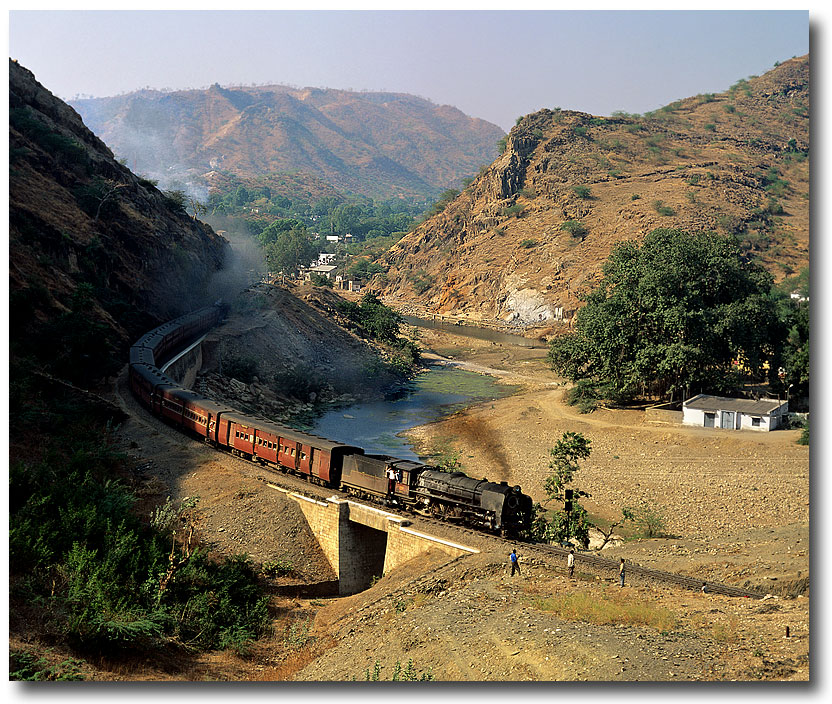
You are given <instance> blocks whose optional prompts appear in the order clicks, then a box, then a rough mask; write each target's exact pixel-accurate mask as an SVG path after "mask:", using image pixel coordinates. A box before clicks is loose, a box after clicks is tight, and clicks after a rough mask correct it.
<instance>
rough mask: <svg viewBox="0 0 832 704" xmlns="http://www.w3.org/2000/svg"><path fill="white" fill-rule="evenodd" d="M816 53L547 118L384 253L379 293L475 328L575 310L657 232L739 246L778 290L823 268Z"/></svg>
mask: <svg viewBox="0 0 832 704" xmlns="http://www.w3.org/2000/svg"><path fill="white" fill-rule="evenodd" d="M809 105H810V103H809V57H808V55H807V56H803V57H798V58H794V59H791V60H789V61H786V62H783V63H782V64H779V65H777V66H776V67H775V68H774V69H772V70H771V71H769V72H767V73H766V74H764V75H762V76H752V77H749V78H747V79H741V80H739V81H737V82H736V83H735V84H734V85H733V86H731V87H730V88H729V89H728V90H726V91H724V92H722V93H716V94H704V95H697V96H693V97H690V98H686V99H684V100H679V101H676V102H674V103H672V104H670V105H667V106H665V107H663V108H661V109H660V110H657V111H655V112H653V113H650V114H646V115H628V114H614V115H613V116H611V117H597V116H593V115H589V114H586V113H582V112H576V111H571V110H560V109H557V108H556V109H551V110H550V109H544V110H540V111H538V112H535V113H533V114H530V115H526V116H525V117H524V118H522V119H521V120H519V121H518V123H517V125H515V127H513V128H512V129H511V132H510V133H509V135H508V138H507V140H506V148H505V150H504V151H503V153H502V155H501V156H500V157H499V158H497V159H496V160H495V161H494V162H493V163H492V164H491V165H490V166H489V167H488V168H487V169H484V170H483V171H482V173H481V174H480V175H479V176H478V177H477V178H476V179H475V180H474V181H473V182H472V183H471V184H470V185H469V186H468V187H466V188H465V189H464V190H463V191H462V193H461V194H460V195H459V196H458V197H457V198H456V199H455V200H453V201H452V202H450V203H449V204H448V205H447V207H446V208H445V209H444V210H443V211H442V212H440V213H438V214H437V215H435V216H434V217H432V218H430V219H429V220H427V221H425V222H424V223H422V224H421V225H420V226H419V227H418V228H416V229H415V230H414V231H413V232H410V233H408V234H407V235H406V236H405V237H404V238H403V239H402V240H401V241H399V242H398V243H397V244H395V245H394V246H393V247H392V248H391V249H390V250H389V251H388V252H387V253H386V254H385V255H384V256H383V257H382V258H381V260H380V261H381V262H382V263H383V264H384V265H385V266H386V268H387V272H386V275H385V277H384V278H379V279H378V280H377V281H375V282H374V283H373V286H374V288H375V290H377V291H378V292H380V293H382V294H384V295H385V296H387V297H389V298H390V299H391V300H396V299H398V300H399V301H400V304H401V305H402V306H408V305H411V304H413V303H416V304H418V305H419V306H420V307H422V308H423V309H426V310H427V311H429V312H441V313H448V314H451V315H456V316H462V317H467V318H470V319H471V320H472V321H495V320H503V321H511V322H515V323H521V324H538V325H540V324H546V322H547V321H553V320H556V319H557V318H558V317H559V316H560V315H561V314H562V313H563V311H564V310H565V311H570V310H574V309H576V308H577V307H578V306H579V305H580V300H581V294H582V293H586V292H588V291H589V290H591V289H592V288H593V287H594V286H595V284H596V283H597V281H598V280H599V279H600V276H601V267H602V265H603V263H604V262H605V260H606V259H607V257H608V256H609V254H610V252H611V250H612V248H613V247H614V246H615V245H616V244H618V243H620V242H622V241H626V240H634V241H640V240H641V239H643V238H644V236H645V235H646V234H647V233H649V232H651V231H652V230H654V229H656V228H660V227H662V228H679V229H683V230H687V231H689V232H696V231H703V230H713V231H716V232H718V233H721V234H724V235H725V236H733V237H736V238H738V240H739V242H740V243H741V246H742V248H743V249H744V250H745V254H746V256H748V257H753V258H755V259H757V260H758V261H760V262H761V263H762V264H763V265H764V266H765V267H766V268H767V269H768V270H769V271H770V272H771V273H772V274H773V275H774V277H775V280H780V279H783V278H784V277H786V276H789V275H792V274H796V273H798V272H799V271H800V270H801V269H802V268H804V267H806V266H808V262H809V137H810V132H809Z"/></svg>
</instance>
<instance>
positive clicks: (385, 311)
mask: <svg viewBox="0 0 832 704" xmlns="http://www.w3.org/2000/svg"><path fill="white" fill-rule="evenodd" d="M359 309H360V322H361V326H362V327H363V328H364V329H365V330H366V331H367V333H368V334H369V335H370V337H372V338H373V339H375V340H379V341H381V342H390V343H393V342H396V340H397V338H398V336H399V325H400V323H401V316H400V315H399V314H398V313H397V312H396V311H394V310H393V309H392V308H388V307H387V306H386V305H384V304H383V303H382V302H381V301H380V300H379V299H378V297H377V296H376V295H375V294H374V293H372V292H371V291H367V293H365V294H364V296H363V297H362V298H361V304H360V306H359Z"/></svg>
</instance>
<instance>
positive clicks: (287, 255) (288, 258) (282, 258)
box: [266, 227, 318, 274]
mask: <svg viewBox="0 0 832 704" xmlns="http://www.w3.org/2000/svg"><path fill="white" fill-rule="evenodd" d="M317 253H318V249H317V247H315V245H314V244H313V243H312V242H311V241H310V240H309V237H308V236H307V234H306V228H298V227H293V228H292V229H290V230H281V231H279V232H276V233H275V236H274V240H273V241H271V242H269V244H267V245H266V263H267V264H268V266H269V270H270V271H276V272H283V273H284V274H292V273H294V272H295V271H296V270H297V269H298V267H301V266H308V265H309V263H310V262H311V261H312V260H313V259H314V258H315V256H316V255H317Z"/></svg>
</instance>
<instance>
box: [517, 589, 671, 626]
mask: <svg viewBox="0 0 832 704" xmlns="http://www.w3.org/2000/svg"><path fill="white" fill-rule="evenodd" d="M532 605H533V606H534V607H535V608H536V609H540V610H541V611H550V612H552V613H554V614H556V615H557V616H559V617H560V618H563V619H567V620H570V621H584V622H587V623H593V624H596V625H610V624H615V625H630V626H648V627H650V628H654V629H655V630H657V631H670V630H673V629H674V628H675V627H676V623H677V622H676V617H675V616H674V615H673V613H672V612H671V611H670V610H668V609H665V608H662V607H658V606H654V605H652V604H649V603H644V602H634V601H633V600H632V596H623V595H621V594H618V593H605V594H598V593H593V592H576V593H570V594H557V595H555V596H550V597H535V598H533V599H532Z"/></svg>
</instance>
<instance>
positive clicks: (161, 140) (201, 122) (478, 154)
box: [71, 84, 505, 198]
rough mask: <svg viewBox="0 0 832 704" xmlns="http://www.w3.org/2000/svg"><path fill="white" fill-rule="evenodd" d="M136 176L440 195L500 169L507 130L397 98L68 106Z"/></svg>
mask: <svg viewBox="0 0 832 704" xmlns="http://www.w3.org/2000/svg"><path fill="white" fill-rule="evenodd" d="M71 104H72V106H73V107H74V108H75V109H76V110H77V111H78V112H79V113H80V114H81V116H82V118H83V120H84V123H85V124H86V125H87V126H88V127H89V128H90V129H91V130H92V131H93V132H95V134H96V135H97V136H99V137H100V138H101V139H102V140H103V141H104V142H105V143H106V144H107V145H108V146H109V147H110V148H111V149H112V150H113V151H114V152H115V153H116V154H117V155H118V156H120V157H123V158H126V159H127V162H128V165H129V166H130V167H131V168H132V169H134V170H135V171H137V172H139V173H143V174H146V175H149V176H152V177H154V178H162V179H164V177H165V175H174V176H176V177H177V178H180V179H183V178H186V177H188V178H192V179H196V180H199V179H201V178H202V176H203V175H204V174H206V173H208V172H211V171H221V172H228V173H231V174H234V175H236V176H240V177H244V178H245V177H256V176H262V175H265V174H269V173H281V172H283V173H287V172H288V173H291V172H297V171H300V172H306V173H309V174H311V175H312V176H315V177H318V178H320V179H323V180H324V181H327V182H328V183H330V184H332V185H333V186H334V187H335V188H337V189H339V190H342V191H351V192H354V193H361V194H364V195H368V196H371V197H381V198H390V197H395V196H404V197H428V198H432V197H434V196H435V195H436V194H437V193H438V192H439V191H441V190H444V189H446V188H450V187H454V186H457V187H458V186H459V181H460V179H461V178H463V177H465V176H469V175H473V174H475V173H476V172H477V171H478V169H479V168H480V167H481V166H482V165H484V164H488V163H490V162H491V161H493V159H494V157H495V155H496V144H497V142H498V141H499V139H500V138H501V137H503V136H504V134H505V133H504V132H503V130H502V129H501V128H500V127H498V126H496V125H493V124H491V123H489V122H486V121H485V120H481V119H477V118H471V117H468V116H466V115H465V114H463V113H462V112H461V111H460V110H458V109H456V108H454V107H451V106H448V105H436V104H434V103H432V102H430V101H428V100H425V99H423V98H419V97H416V96H412V95H407V94H402V93H386V92H352V91H346V90H335V89H320V88H304V89H295V88H290V87H287V86H280V85H275V86H257V87H234V88H225V87H221V86H219V85H217V84H215V85H213V86H211V87H210V88H208V89H204V90H179V91H173V92H160V91H153V90H141V91H136V92H134V93H129V94H126V95H121V96H116V97H110V98H88V99H79V100H74V101H72V102H71Z"/></svg>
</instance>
